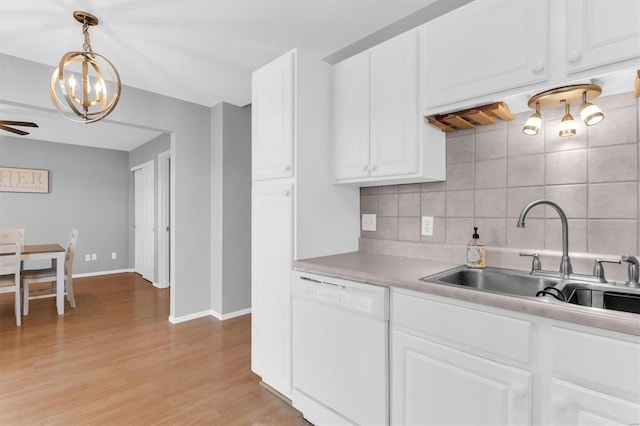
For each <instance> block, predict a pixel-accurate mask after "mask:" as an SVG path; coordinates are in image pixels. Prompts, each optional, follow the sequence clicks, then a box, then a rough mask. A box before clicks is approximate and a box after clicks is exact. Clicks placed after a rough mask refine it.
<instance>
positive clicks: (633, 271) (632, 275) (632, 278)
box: [621, 255, 638, 287]
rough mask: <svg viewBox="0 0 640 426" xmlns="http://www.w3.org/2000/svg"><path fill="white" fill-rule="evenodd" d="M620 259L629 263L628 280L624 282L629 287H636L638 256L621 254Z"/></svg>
mask: <svg viewBox="0 0 640 426" xmlns="http://www.w3.org/2000/svg"><path fill="white" fill-rule="evenodd" d="M621 260H622V261H623V262H627V263H628V264H629V281H627V282H626V283H625V284H626V285H628V286H629V287H638V258H636V257H635V256H626V255H625V256H622V257H621Z"/></svg>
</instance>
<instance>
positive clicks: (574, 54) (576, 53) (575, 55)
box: [569, 50, 582, 63]
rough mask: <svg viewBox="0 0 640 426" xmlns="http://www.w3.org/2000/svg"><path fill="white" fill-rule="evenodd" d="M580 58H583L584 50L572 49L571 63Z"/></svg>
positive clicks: (570, 54)
mask: <svg viewBox="0 0 640 426" xmlns="http://www.w3.org/2000/svg"><path fill="white" fill-rule="evenodd" d="M580 58H582V52H580V51H579V50H572V51H571V53H569V62H571V63H575V62H578V61H579V60H580Z"/></svg>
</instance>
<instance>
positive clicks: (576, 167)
mask: <svg viewBox="0 0 640 426" xmlns="http://www.w3.org/2000/svg"><path fill="white" fill-rule="evenodd" d="M586 182H587V150H586V149H578V150H573V151H563V152H553V153H550V154H547V155H546V181H545V183H546V184H547V185H558V184H563V183H586Z"/></svg>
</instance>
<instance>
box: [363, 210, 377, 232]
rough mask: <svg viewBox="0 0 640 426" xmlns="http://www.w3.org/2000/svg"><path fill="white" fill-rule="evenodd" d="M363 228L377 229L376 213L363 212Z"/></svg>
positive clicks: (365, 229)
mask: <svg viewBox="0 0 640 426" xmlns="http://www.w3.org/2000/svg"><path fill="white" fill-rule="evenodd" d="M362 230H363V231H375V230H376V215H375V214H363V215H362Z"/></svg>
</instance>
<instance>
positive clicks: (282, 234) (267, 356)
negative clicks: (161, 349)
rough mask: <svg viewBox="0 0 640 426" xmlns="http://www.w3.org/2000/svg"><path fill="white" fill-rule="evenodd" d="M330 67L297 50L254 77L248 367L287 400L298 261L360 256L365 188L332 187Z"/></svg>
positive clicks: (263, 68) (257, 72)
mask: <svg viewBox="0 0 640 426" xmlns="http://www.w3.org/2000/svg"><path fill="white" fill-rule="evenodd" d="M330 107H331V66H330V65H329V64H327V63H325V62H323V61H322V60H321V59H320V58H315V57H313V56H312V55H310V54H308V53H307V52H303V51H301V50H300V49H294V50H292V51H290V52H288V53H286V54H285V55H283V56H281V57H279V58H277V59H275V60H274V61H272V62H270V63H268V64H267V65H265V66H264V67H262V68H260V69H259V70H257V71H255V72H254V73H253V76H252V153H251V155H252V179H253V188H252V209H251V218H252V219H251V302H252V319H251V339H252V340H251V368H252V370H253V371H254V372H255V373H256V374H258V375H259V376H260V377H261V378H262V381H263V382H264V383H265V384H267V385H268V386H270V387H271V388H273V389H275V390H276V391H278V392H279V393H281V394H282V395H284V396H285V397H288V398H290V396H291V297H290V288H289V286H290V271H291V269H292V266H293V261H294V260H295V259H304V258H309V257H316V256H324V255H329V254H337V253H344V252H349V251H355V250H357V249H358V229H359V219H358V216H359V214H358V213H359V190H358V188H355V187H344V186H340V185H334V184H333V170H332V168H331V166H332V162H331V120H330Z"/></svg>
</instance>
